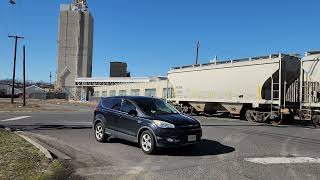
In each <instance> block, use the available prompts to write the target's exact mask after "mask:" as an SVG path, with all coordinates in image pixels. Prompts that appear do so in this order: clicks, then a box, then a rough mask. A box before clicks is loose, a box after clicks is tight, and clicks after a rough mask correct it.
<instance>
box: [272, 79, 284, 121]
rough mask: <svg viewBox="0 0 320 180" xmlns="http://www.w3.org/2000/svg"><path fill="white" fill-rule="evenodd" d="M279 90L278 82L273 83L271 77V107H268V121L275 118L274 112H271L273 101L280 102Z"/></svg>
mask: <svg viewBox="0 0 320 180" xmlns="http://www.w3.org/2000/svg"><path fill="white" fill-rule="evenodd" d="M280 90H281V86H280V83H279V82H274V80H273V77H272V76H271V103H270V104H271V105H270V106H271V107H270V111H271V112H270V115H271V116H270V119H274V118H275V117H276V114H275V113H276V111H273V108H274V105H273V103H274V101H280Z"/></svg>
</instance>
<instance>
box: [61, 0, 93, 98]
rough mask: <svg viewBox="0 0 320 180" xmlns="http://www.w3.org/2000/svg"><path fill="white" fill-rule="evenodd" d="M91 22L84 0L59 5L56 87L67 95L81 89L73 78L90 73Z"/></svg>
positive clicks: (83, 89) (86, 75) (79, 91)
mask: <svg viewBox="0 0 320 180" xmlns="http://www.w3.org/2000/svg"><path fill="white" fill-rule="evenodd" d="M93 24H94V21H93V17H92V15H91V13H90V12H89V10H88V7H87V2H86V0H75V1H74V2H73V3H72V4H62V5H61V6H60V18H59V37H58V63H57V65H58V67H57V82H56V83H57V84H56V85H57V86H56V88H57V89H58V90H61V91H62V92H65V93H67V95H68V97H69V99H76V97H77V94H80V93H81V90H80V89H79V88H76V86H75V79H76V78H86V77H91V76H92V48H93ZM82 91H88V89H85V88H82ZM85 94H88V93H87V92H86V93H85Z"/></svg>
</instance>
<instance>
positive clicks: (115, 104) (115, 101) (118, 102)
mask: <svg viewBox="0 0 320 180" xmlns="http://www.w3.org/2000/svg"><path fill="white" fill-rule="evenodd" d="M120 108H121V99H113V100H112V106H111V109H114V110H118V111H120Z"/></svg>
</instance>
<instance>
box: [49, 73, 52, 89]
mask: <svg viewBox="0 0 320 180" xmlns="http://www.w3.org/2000/svg"><path fill="white" fill-rule="evenodd" d="M49 77H50V85H49V91H51V77H52V76H51V71H50V76H49Z"/></svg>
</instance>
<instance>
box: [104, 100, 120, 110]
mask: <svg viewBox="0 0 320 180" xmlns="http://www.w3.org/2000/svg"><path fill="white" fill-rule="evenodd" d="M101 104H102V106H103V107H105V108H109V109H115V110H119V109H120V107H121V99H119V98H104V99H102V100H101Z"/></svg>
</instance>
